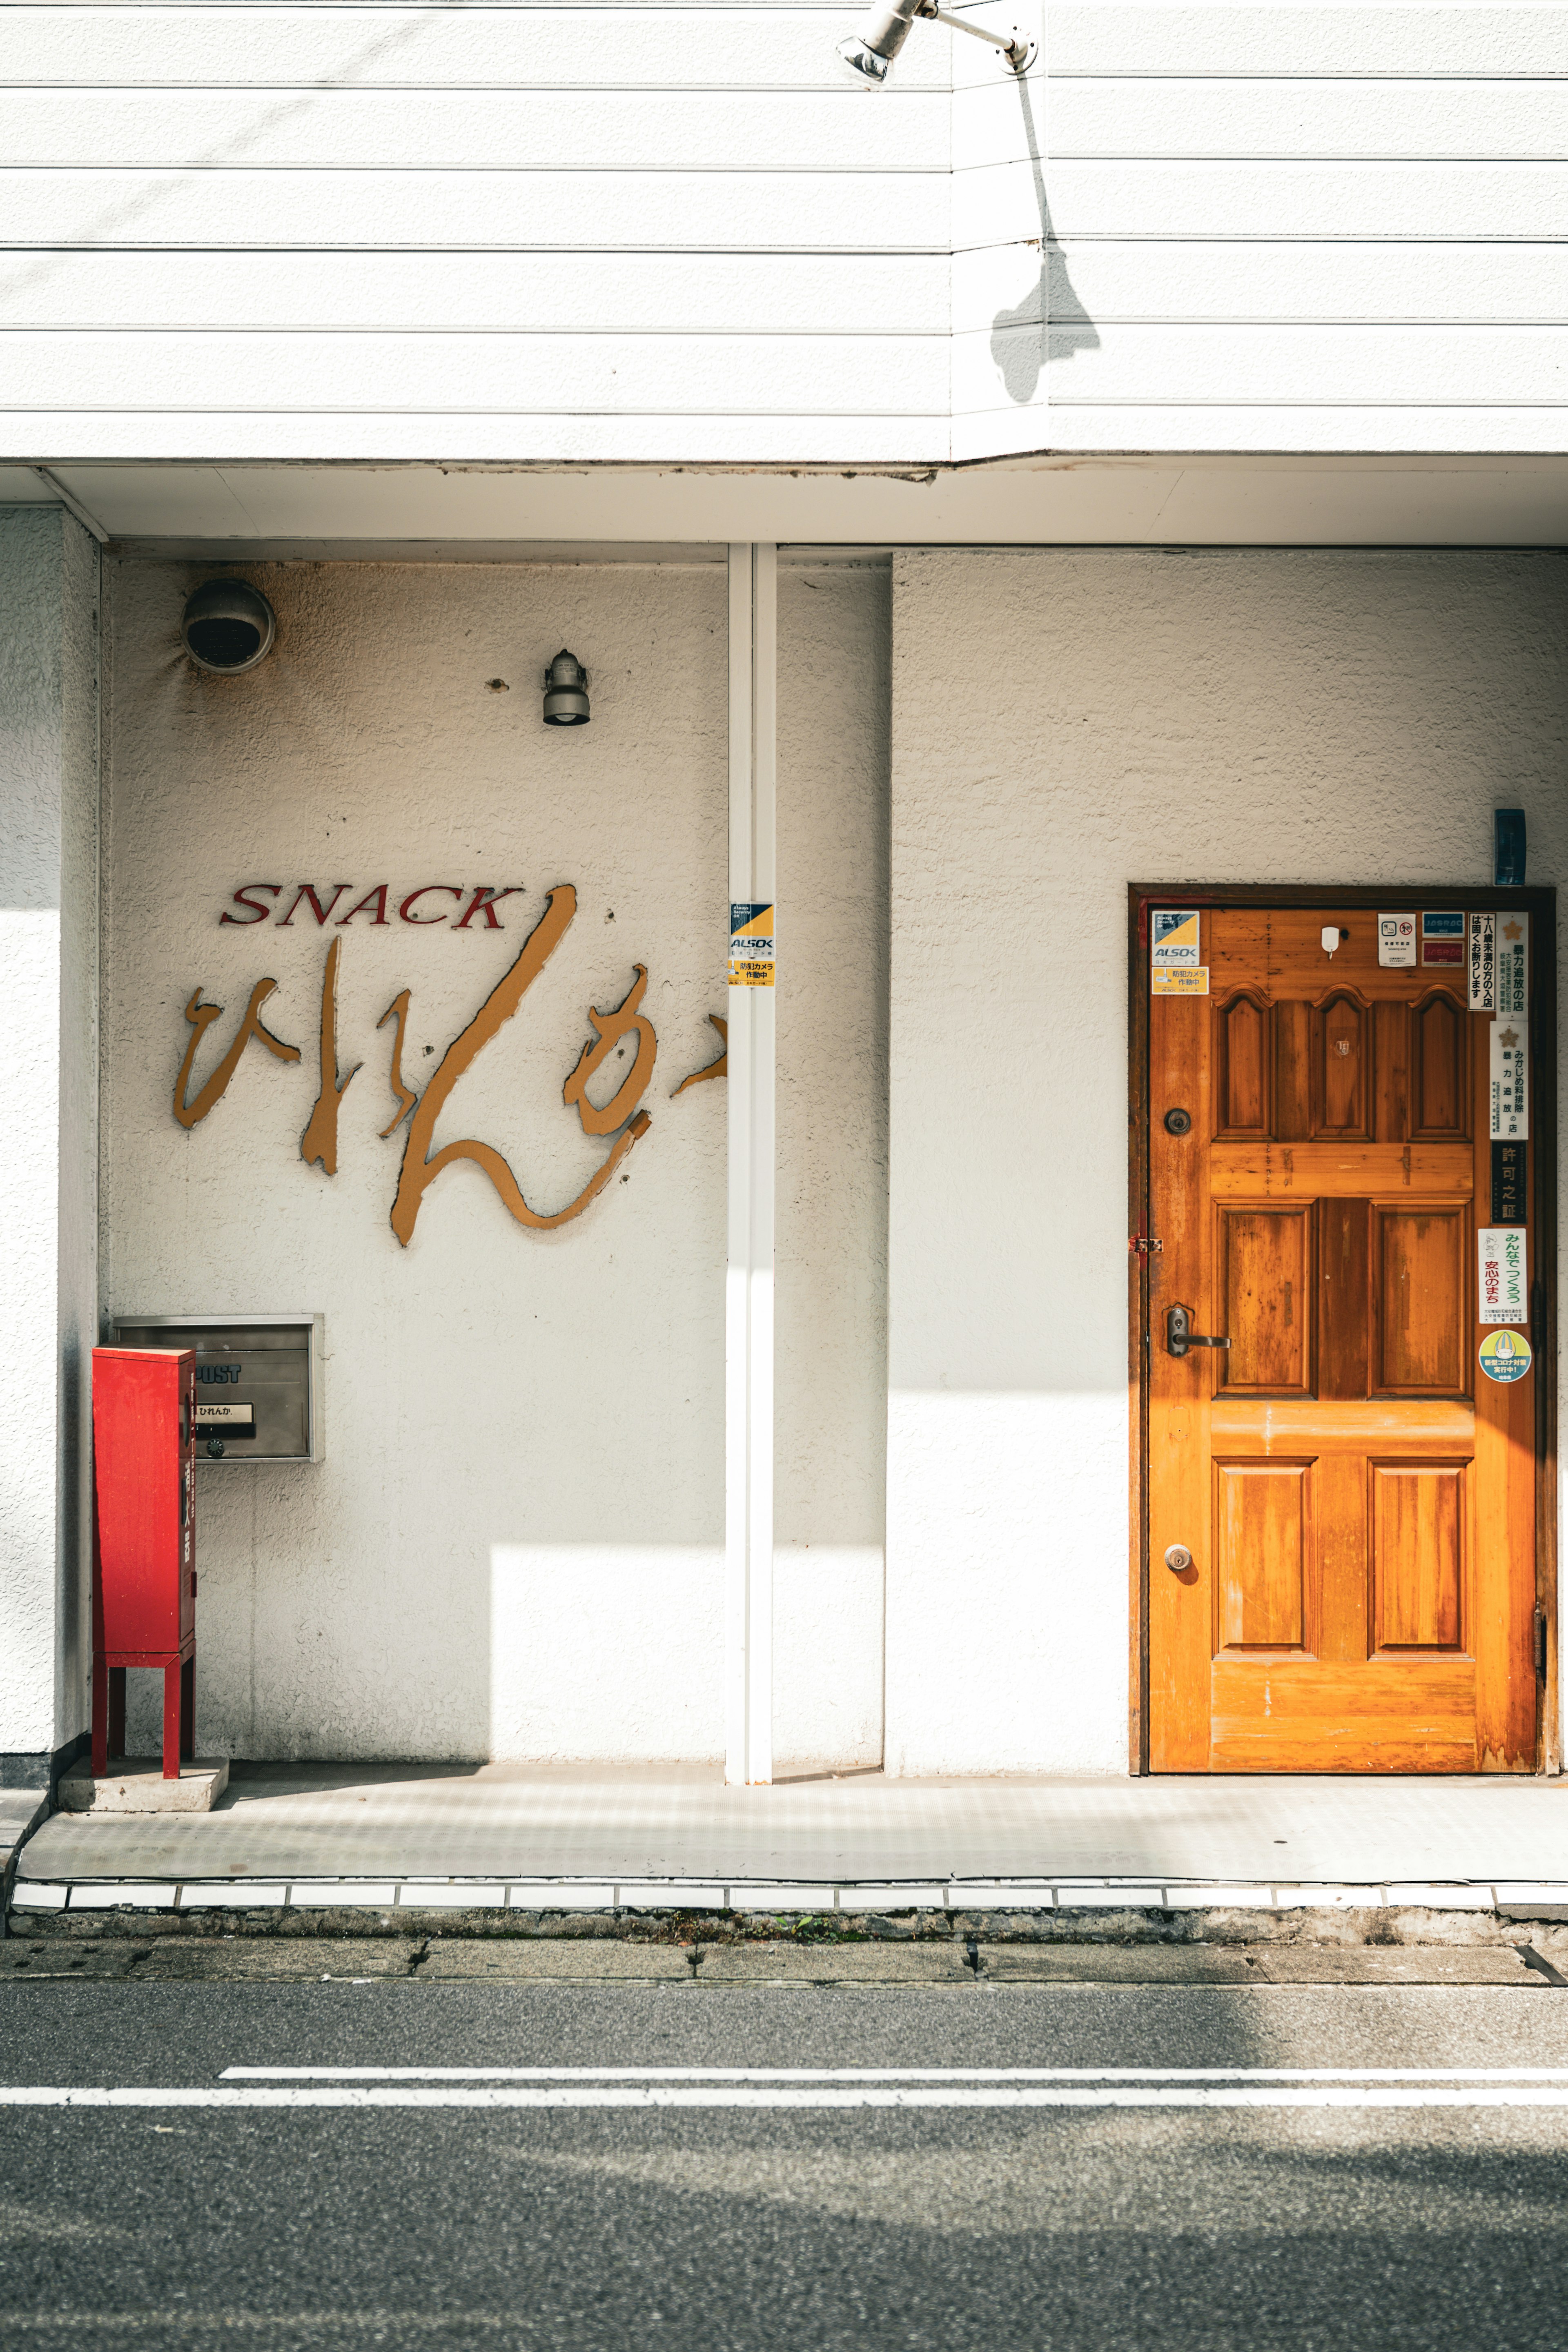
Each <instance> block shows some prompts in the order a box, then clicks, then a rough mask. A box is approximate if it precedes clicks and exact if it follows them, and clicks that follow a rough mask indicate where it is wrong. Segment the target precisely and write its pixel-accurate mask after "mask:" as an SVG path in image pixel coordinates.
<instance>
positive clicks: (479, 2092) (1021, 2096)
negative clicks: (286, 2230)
mask: <svg viewBox="0 0 1568 2352" xmlns="http://www.w3.org/2000/svg"><path fill="white" fill-rule="evenodd" d="M0 2107H83V2108H105V2107H108V2108H148V2107H152V2108H175V2107H179V2108H187V2109H188V2108H201V2107H216V2108H228V2109H235V2108H240V2109H249V2110H255V2109H258V2108H268V2107H271V2108H321V2107H339V2108H348V2109H356V2110H359V2111H361V2112H364V2111H366V2110H375V2109H381V2108H395V2107H452V2108H464V2109H474V2108H490V2109H501V2108H513V2109H515V2108H564V2107H645V2108H652V2107H691V2108H698V2107H700V2108H752V2109H756V2108H771V2109H774V2110H778V2109H784V2110H790V2111H795V2112H805V2111H813V2110H828V2109H847V2108H899V2109H903V2110H906V2111H910V2110H920V2109H926V2108H939V2107H941V2108H993V2109H997V2108H1013V2109H1015V2110H1017V2109H1028V2108H1041V2107H1204V2108H1225V2107H1247V2108H1261V2107H1340V2108H1394V2107H1433V2108H1439V2107H1472V2108H1473V2107H1551V2108H1563V2109H1568V2084H1555V2085H1553V2084H1521V2083H1517V2082H1516V2083H1511V2084H1508V2083H1499V2084H1479V2083H1477V2084H1436V2083H1427V2084H1405V2085H1404V2086H1402V2087H1394V2088H1384V2087H1380V2086H1378V2085H1376V2084H1343V2083H1342V2084H1328V2083H1325V2084H1312V2085H1310V2086H1304V2085H1296V2084H1272V2085H1269V2084H1230V2085H1227V2086H1218V2085H1215V2084H1197V2083H1194V2084H1182V2085H1180V2086H1175V2085H1157V2084H1130V2083H1105V2082H1101V2083H1099V2084H1068V2083H1058V2084H1029V2083H1017V2084H989V2085H984V2086H982V2085H979V2084H958V2083H953V2084H946V2085H944V2086H942V2087H940V2088H934V2087H933V2088H922V2087H920V2086H918V2085H916V2084H902V2085H899V2086H896V2087H895V2086H890V2085H878V2084H865V2083H863V2084H817V2085H816V2086H815V2087H812V2088H809V2089H808V2088H805V2087H793V2086H788V2085H785V2084H772V2085H769V2084H760V2083H752V2084H721V2083H714V2084H701V2085H695V2084H689V2083H688V2084H677V2083H619V2084H616V2083H596V2084H591V2083H573V2084H565V2083H551V2084H545V2083H536V2084H521V2083H518V2084H504V2085H503V2084H489V2085H486V2086H480V2085H478V2084H476V2085H474V2086H473V2087H471V2088H468V2089H458V2088H456V2087H455V2086H454V2087H449V2088H447V2087H443V2088H439V2089H437V2088H431V2087H428V2086H426V2087H424V2088H421V2087H419V2086H417V2085H416V2084H377V2083H361V2084H349V2083H340V2084H321V2085H311V2086H307V2085H305V2084H259V2083H258V2084H237V2083H236V2084H214V2085H211V2086H208V2087H203V2088H195V2089H165V2090H153V2089H143V2088H142V2087H140V2086H129V2085H127V2086H123V2087H121V2086H118V2085H117V2086H114V2087H112V2088H107V2087H101V2086H97V2085H83V2086H80V2087H74V2088H72V2087H66V2086H63V2085H56V2084H16V2085H11V2086H8V2087H6V2086H0Z"/></svg>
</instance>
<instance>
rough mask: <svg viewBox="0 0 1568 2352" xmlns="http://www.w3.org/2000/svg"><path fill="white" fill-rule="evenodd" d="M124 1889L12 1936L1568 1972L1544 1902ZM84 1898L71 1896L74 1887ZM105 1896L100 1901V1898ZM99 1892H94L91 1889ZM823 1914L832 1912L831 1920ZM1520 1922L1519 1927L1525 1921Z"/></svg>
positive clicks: (27, 1924) (1567, 1942)
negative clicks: (196, 1895) (476, 1898)
mask: <svg viewBox="0 0 1568 2352" xmlns="http://www.w3.org/2000/svg"><path fill="white" fill-rule="evenodd" d="M120 1892H121V1890H119V1889H108V1888H102V1887H89V1888H79V1887H78V1888H73V1889H72V1890H71V1894H72V1900H71V1903H70V1905H69V1906H67V1907H60V1908H58V1909H47V1910H42V1909H18V1910H16V1911H14V1913H13V1915H12V1918H11V1937H12V1938H13V1939H15V1940H17V1941H26V1942H32V1941H37V1940H39V1939H51V1940H52V1939H59V1940H70V1939H79V1940H82V1941H84V1942H98V1941H102V1940H103V1939H105V1938H106V1937H108V1938H119V1939H128V1938H129V1939H134V1940H135V1941H136V1942H138V1943H147V1944H153V1943H159V1942H163V1941H165V1940H168V1939H174V1940H180V1941H190V1942H204V1941H205V1942H214V1941H224V1942H226V1941H229V1940H231V1939H235V1938H239V1939H243V1940H245V1941H246V1942H247V1943H250V1942H265V1941H279V1942H289V1941H295V1940H305V1941H317V1940H322V1939H325V1940H336V1939H342V1940H347V1941H351V1942H358V1941H374V1940H377V1939H380V1938H393V1939H407V1938H414V1939H416V1940H419V1941H421V1942H426V1941H429V1940H430V1939H437V1940H441V1941H447V1942H451V1941H456V1940H458V1939H461V1940H463V1941H465V1942H468V1943H471V1944H474V1945H476V1946H477V1945H481V1944H487V1943H493V1944H497V1945H508V1944H519V1943H559V1944H575V1943H582V1944H605V1943H614V1942H624V1943H626V1944H629V1945H641V1946H644V1947H647V1946H663V1947H667V1948H668V1947H671V1946H679V1947H686V1948H690V1947H696V1946H700V1947H701V1948H704V1949H706V1950H708V1951H715V1952H716V1951H719V1950H721V1949H725V1948H741V1947H744V1946H746V1945H754V1944H759V1943H766V1944H769V1945H772V1946H773V1947H775V1948H781V1947H785V1946H787V1947H788V1948H792V1949H794V1950H796V1951H807V1950H811V1951H833V1950H836V1949H837V1950H843V1951H853V1950H855V1949H857V1948H858V1949H860V1950H862V1951H863V1950H864V1949H865V1948H867V1947H868V1946H870V1945H895V1946H897V1945H901V1946H905V1947H910V1946H915V1947H926V1948H931V1947H936V1948H946V1949H949V1950H951V1949H953V1948H961V1949H962V1948H967V1947H970V1946H973V1945H975V1944H984V1945H987V1946H992V1947H995V1948H998V1949H1000V1948H1003V1947H1013V1948H1050V1947H1058V1948H1083V1947H1106V1948H1123V1949H1125V1948H1135V1947H1143V1948H1164V1949H1167V1950H1183V1949H1186V1950H1191V1949H1194V1948H1204V1947H1208V1948H1215V1947H1239V1946H1247V1947H1248V1948H1255V1949H1259V1950H1261V1949H1264V1948H1268V1949H1271V1950H1287V1949H1291V1948H1295V1949H1304V1948H1311V1949H1319V1950H1323V1949H1340V1950H1345V1951H1351V1950H1357V1949H1364V1948H1384V1949H1395V1948H1402V1947H1403V1948H1423V1949H1426V1950H1432V1949H1436V1948H1439V1947H1441V1948H1447V1949H1450V1950H1460V1949H1476V1948H1487V1947H1490V1948H1510V1947H1517V1946H1519V1945H1520V1944H1521V1942H1528V1943H1530V1944H1531V1947H1532V1948H1535V1949H1537V1950H1539V1951H1540V1952H1541V1953H1542V1955H1543V1956H1545V1957H1547V1958H1550V1959H1551V1960H1552V1964H1553V1965H1554V1966H1560V1967H1562V1968H1563V1971H1564V1973H1565V1974H1568V1921H1564V1920H1563V1916H1562V1914H1561V1911H1560V1910H1559V1909H1558V1908H1557V1907H1556V1906H1552V1907H1550V1908H1546V1909H1544V1911H1542V1910H1537V1911H1533V1912H1532V1911H1531V1910H1530V1909H1529V1908H1527V1907H1525V1906H1509V1907H1508V1908H1503V1907H1502V1906H1496V1905H1493V1906H1489V1907H1487V1908H1484V1909H1483V1908H1480V1907H1477V1908H1473V1909H1466V1910H1458V1909H1448V1908H1434V1907H1431V1906H1425V1905H1410V1906H1405V1907H1402V1908H1395V1907H1394V1906H1384V1907H1366V1908H1352V1907H1349V1906H1343V1907H1342V1906H1338V1905H1331V1906H1324V1907H1321V1908H1320V1907H1312V1906H1293V1907H1292V1908H1290V1909H1289V1910H1277V1911H1264V1910H1260V1909H1258V1908H1254V1907H1250V1906H1247V1907H1237V1908H1230V1907H1225V1906H1215V1907H1213V1908H1208V1909H1181V1910H1167V1909H1165V1908H1164V1907H1163V1906H1162V1907H1159V1908H1154V1907H1144V1908H1139V1909H1132V1908H1127V1909H1120V1910H1107V1909H1102V1908H1100V1907H1099V1906H1095V1907H1094V1908H1090V1909H1083V1910H1068V1909H1060V1910H1055V1911H1050V1912H1036V1911H983V1910H973V1911H932V1910H910V1911H906V1912H901V1913H881V1912H872V1911H868V1912H861V1913H851V1914H846V1913H842V1912H840V1913H837V1914H833V1915H823V1914H817V1915H807V1916H804V1917H800V1918H794V1917H788V1916H779V1915H777V1914H773V1913H766V1912H754V1911H728V1912H719V1911H711V1912H698V1911H684V1910H679V1911H678V1910H668V1909H666V1910H661V1909H648V1910H626V1909H623V1910H616V1911H604V1912H585V1911H562V1912H552V1911H544V1910H541V1911H521V1910H507V1911H499V1910H475V1911H464V1910H459V1909H446V1908H441V1909H428V1910H427V1909H422V1908H418V1907H416V1906H402V1905H392V1904H388V1905H386V1906H384V1907H383V1908H373V1907H370V1906H365V1907H359V1906H355V1907H353V1908H348V1907H341V1908H338V1907H332V1906H322V1907H306V1906H291V1905H284V1904H279V1905H278V1906H276V1907H273V1906H268V1907H265V1908H257V1909H250V1908H247V1907H245V1906H241V1905H237V1904H233V1903H226V1904H224V1905H223V1906H192V1907H189V1908H185V1907H176V1906H175V1904H174V1896H175V1895H176V1893H177V1892H178V1890H177V1889H175V1888H172V1887H158V1888H149V1889H148V1890H147V1895H148V1896H149V1897H151V1898H153V1900H150V1901H149V1900H143V1901H141V1902H137V1901H130V1902H126V1901H117V1900H115V1899H114V1897H115V1896H116V1895H118V1894H119V1893H120ZM78 1895H87V1896H88V1897H89V1900H88V1901H86V1902H84V1903H83V1904H82V1906H81V1907H77V1897H78ZM106 1895H107V1896H108V1897H109V1898H110V1899H108V1900H104V1899H102V1898H103V1897H104V1896H106ZM91 1898H98V1899H91ZM829 1921H830V1923H831V1924H829ZM1521 1931H1523V1932H1521Z"/></svg>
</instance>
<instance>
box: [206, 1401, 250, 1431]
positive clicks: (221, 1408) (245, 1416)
mask: <svg viewBox="0 0 1568 2352" xmlns="http://www.w3.org/2000/svg"><path fill="white" fill-rule="evenodd" d="M196 1427H197V1428H198V1429H223V1430H226V1431H227V1432H228V1433H229V1435H230V1436H231V1437H254V1436H255V1434H256V1407H255V1406H254V1405H253V1404H216V1403H215V1402H213V1400H212V1399H211V1398H210V1397H204V1396H199V1397H197V1399H196Z"/></svg>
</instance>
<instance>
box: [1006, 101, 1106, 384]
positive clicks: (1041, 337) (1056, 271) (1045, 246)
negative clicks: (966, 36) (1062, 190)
mask: <svg viewBox="0 0 1568 2352" xmlns="http://www.w3.org/2000/svg"><path fill="white" fill-rule="evenodd" d="M1018 105H1019V108H1020V110H1021V111H1022V113H1023V117H1024V140H1025V143H1026V146H1027V148H1028V152H1029V171H1030V174H1031V176H1032V178H1033V180H1034V183H1035V211H1036V213H1037V215H1038V218H1039V224H1040V247H1039V250H1040V267H1039V275H1038V277H1037V279H1036V282H1035V283H1034V285H1033V286H1031V287H1030V289H1029V290H1028V292H1027V293H1026V295H1025V296H1024V297H1023V299H1022V300H1021V301H1019V303H1018V304H1017V305H1016V308H1015V309H1014V310H998V311H997V313H996V315H995V317H994V319H993V320H992V321H991V356H992V359H993V360H994V362H995V364H996V371H997V373H998V374H999V375H1000V376H1001V378H1002V383H1003V385H1004V388H1005V391H1006V394H1007V397H1008V399H1009V400H1012V401H1016V402H1017V404H1018V405H1019V406H1020V407H1023V406H1025V405H1026V404H1027V403H1028V402H1030V401H1031V400H1033V399H1034V398H1035V396H1036V394H1037V392H1038V391H1039V388H1040V370H1041V369H1042V368H1044V367H1047V366H1049V365H1051V364H1052V363H1053V362H1056V361H1058V360H1070V359H1072V358H1074V357H1075V356H1076V354H1077V353H1078V352H1097V351H1098V350H1099V349H1100V331H1099V329H1098V328H1097V327H1096V325H1095V323H1094V320H1092V319H1091V318H1090V317H1089V312H1088V311H1087V310H1085V309H1084V307H1083V304H1082V303H1081V302H1080V301H1079V299H1078V296H1077V295H1076V294H1075V293H1074V291H1073V287H1072V280H1071V278H1069V277H1068V263H1067V256H1066V254H1065V253H1064V252H1063V251H1062V249H1061V247H1060V246H1059V245H1058V243H1057V241H1056V233H1055V231H1054V230H1053V228H1052V226H1051V208H1050V205H1048V204H1047V201H1046V173H1045V165H1044V163H1042V161H1041V157H1040V142H1039V139H1038V137H1037V134H1036V131H1035V110H1034V107H1033V105H1032V104H1031V102H1030V98H1029V86H1028V83H1027V82H1026V81H1020V82H1019V84H1018Z"/></svg>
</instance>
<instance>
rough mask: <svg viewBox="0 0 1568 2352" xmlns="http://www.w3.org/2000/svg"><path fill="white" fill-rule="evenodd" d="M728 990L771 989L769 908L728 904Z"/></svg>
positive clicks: (733, 902) (770, 926)
mask: <svg viewBox="0 0 1568 2352" xmlns="http://www.w3.org/2000/svg"><path fill="white" fill-rule="evenodd" d="M729 983H730V986H731V988H772V987H773V907H772V906H771V905H769V906H766V907H760V906H755V905H744V904H742V905H737V904H736V903H735V901H734V900H731V904H730V973H729Z"/></svg>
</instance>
